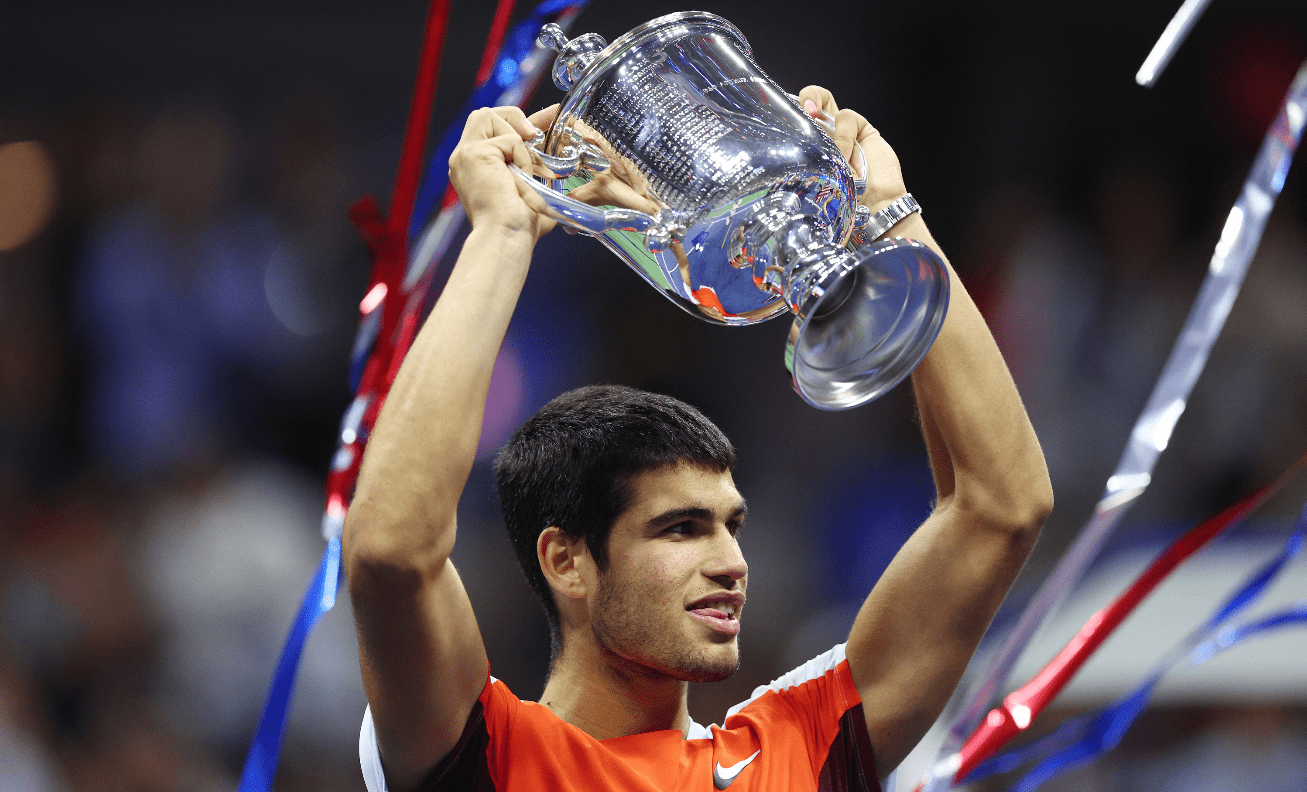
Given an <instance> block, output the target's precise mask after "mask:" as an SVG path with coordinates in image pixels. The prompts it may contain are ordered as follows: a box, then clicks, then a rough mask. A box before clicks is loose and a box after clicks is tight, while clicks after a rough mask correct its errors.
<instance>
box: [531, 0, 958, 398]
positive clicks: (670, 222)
mask: <svg viewBox="0 0 1307 792" xmlns="http://www.w3.org/2000/svg"><path fill="white" fill-rule="evenodd" d="M540 43H541V44H542V45H544V46H547V47H551V48H553V49H554V50H556V51H557V52H558V56H557V59H556V61H555V63H554V69H553V76H554V82H555V84H556V85H558V87H559V88H560V89H562V90H564V91H567V95H566V96H565V97H564V98H563V101H562V103H561V105H560V107H559V111H558V114H557V116H556V117H555V120H554V122H553V123H552V124H551V125H550V127H549V129H548V130H547V131H546V132H542V133H541V134H540V135H537V137H536V139H535V140H534V141H532V142H531V145H530V146H529V147H528V148H529V150H530V151H531V154H532V157H533V158H534V159H535V161H536V165H537V169H538V170H537V172H541V170H540V169H543V172H547V173H548V174H549V177H546V178H544V179H543V180H538V179H537V178H533V177H532V176H531V175H528V174H527V173H525V172H524V171H522V170H520V169H516V168H515V169H514V170H515V171H516V173H517V176H518V177H519V178H520V179H522V180H524V181H525V182H526V183H527V184H529V185H530V186H531V187H532V188H533V189H534V190H535V191H536V192H537V193H538V194H539V195H540V196H541V197H542V198H543V199H544V202H545V204H546V206H547V211H548V212H549V214H550V215H551V216H552V217H553V218H554V219H556V220H558V221H559V222H561V223H564V224H566V225H568V226H570V227H572V228H575V229H577V230H579V231H581V232H584V233H587V234H591V235H593V236H595V237H597V238H598V239H599V240H600V241H601V242H603V244H604V245H606V246H607V247H608V248H609V249H610V250H612V251H613V252H614V253H616V254H617V256H618V257H619V258H621V259H622V260H623V261H625V262H626V263H627V264H628V265H629V266H630V267H631V268H632V269H634V270H635V271H636V272H637V273H639V274H640V275H641V276H643V277H644V279H645V280H646V281H648V282H649V283H650V284H651V285H653V286H654V287H655V288H657V289H658V290H659V291H661V292H662V293H663V294H664V295H666V296H667V297H668V298H669V299H671V300H672V301H673V302H674V303H676V304H677V305H679V306H680V307H682V308H683V309H685V310H686V311H688V312H690V313H691V314H694V315H695V316H698V317H699V318H701V319H704V320H706V321H710V322H713V323H716V324H723V325H748V324H754V323H756V322H761V321H764V320H766V319H770V318H772V317H774V316H776V315H777V314H779V313H782V312H784V311H785V310H786V309H787V308H788V309H789V311H791V312H792V313H793V315H794V318H793V324H792V326H791V331H790V335H789V340H788V342H787V344H786V350H785V363H786V366H787V368H788V369H789V371H790V373H791V375H792V377H793V382H794V387H795V389H796V390H797V391H798V392H799V394H800V396H802V397H803V398H804V400H806V401H807V402H809V403H810V404H812V405H814V406H816V407H819V408H821V409H826V410H841V409H847V408H850V407H856V406H858V405H860V404H864V403H866V402H868V401H871V400H872V399H875V398H876V397H878V396H880V395H881V394H883V393H885V392H886V391H888V390H889V389H891V388H892V387H894V386H895V385H896V384H898V383H899V382H900V381H902V380H903V378H904V377H906V376H907V375H908V374H909V373H910V372H911V371H912V369H913V368H914V367H916V365H917V364H918V363H919V362H920V361H921V359H922V357H924V356H925V354H926V352H927V350H929V349H930V346H931V344H932V343H933V342H934V340H935V337H936V335H938V333H939V329H940V327H941V325H942V324H943V322H944V314H945V311H946V308H947V306H948V288H949V285H948V275H947V273H946V270H945V268H944V265H943V263H942V262H941V260H940V259H939V257H938V256H936V255H935V254H934V253H933V252H932V251H931V250H929V249H928V248H926V247H925V246H924V245H922V244H920V243H917V242H914V241H911V240H907V239H889V240H881V241H875V240H877V238H878V237H880V236H881V235H882V234H884V233H885V232H886V231H887V230H889V228H890V227H892V226H893V225H894V224H895V223H896V222H897V221H898V220H899V219H902V217H904V216H906V215H907V214H909V213H911V212H913V211H919V207H918V206H917V205H916V203H915V201H913V200H912V197H911V196H910V195H905V196H903V197H901V198H899V199H898V200H896V201H894V202H893V203H891V204H890V206H888V207H886V208H885V209H882V210H881V211H879V212H876V213H872V212H871V211H870V210H869V209H868V208H867V207H865V206H860V205H859V204H858V198H859V197H860V195H861V194H862V192H863V191H864V190H865V188H866V183H865V181H864V180H863V179H861V178H857V177H855V174H854V171H853V169H852V168H851V167H850V165H849V163H848V161H847V160H846V158H845V157H844V156H843V155H842V154H841V153H840V150H839V148H838V146H837V145H836V144H835V142H834V141H833V140H832V138H831V136H830V134H831V133H832V132H833V131H834V119H832V118H831V117H830V116H829V115H825V114H821V117H820V118H817V119H814V118H813V117H811V116H809V115H808V114H807V113H805V112H804V111H803V109H802V108H801V107H800V106H799V104H798V101H797V99H796V97H793V96H790V95H789V94H786V93H785V92H784V91H783V90H782V89H781V88H780V87H779V86H777V85H776V84H775V83H774V82H772V80H771V79H770V78H769V77H767V75H766V74H764V73H763V71H762V70H761V69H759V68H758V66H757V65H756V64H755V63H754V62H753V59H752V52H751V50H750V47H749V44H748V42H747V41H746V40H745V38H744V35H743V34H742V33H740V31H739V30H737V29H736V28H735V26H734V25H732V24H731V23H730V22H727V21H726V20H724V19H722V18H721V17H718V16H715V15H713V14H709V13H705V12H698V11H690V12H683V13H677V14H670V15H668V16H665V17H661V18H659V19H655V20H653V21H651V22H649V23H647V24H645V25H642V26H640V27H638V28H636V29H635V30H632V31H631V32H629V33H627V34H626V35H624V36H622V37H621V38H619V39H617V40H616V41H614V42H613V43H612V44H607V43H606V42H605V41H604V40H603V39H602V38H601V37H600V36H598V35H596V34H593V33H589V34H586V35H583V36H579V37H577V38H574V39H571V40H568V39H567V38H566V37H565V36H564V35H563V32H562V30H561V29H559V28H558V27H557V26H556V25H547V26H545V28H544V30H543V31H542V32H541V35H540ZM857 155H859V156H863V160H862V171H863V173H864V174H865V172H866V165H865V155H862V153H861V151H860V149H857ZM614 177H620V181H621V182H622V183H623V189H626V187H625V185H629V187H630V190H628V191H627V193H628V194H631V192H630V191H631V190H633V191H634V193H635V194H638V196H639V198H638V201H639V204H638V205H642V206H645V207H646V208H648V209H650V210H652V211H641V210H640V209H638V208H632V205H634V204H636V203H637V201H630V202H627V203H629V204H632V205H627V206H609V207H595V206H591V205H589V204H586V203H583V202H581V201H578V200H576V199H574V198H571V197H569V196H568V195H567V193H568V192H570V191H572V190H574V189H576V188H578V187H580V186H582V185H585V184H588V183H590V182H591V181H592V180H595V179H605V178H606V179H613V178H614ZM617 200H620V198H619V199H617Z"/></svg>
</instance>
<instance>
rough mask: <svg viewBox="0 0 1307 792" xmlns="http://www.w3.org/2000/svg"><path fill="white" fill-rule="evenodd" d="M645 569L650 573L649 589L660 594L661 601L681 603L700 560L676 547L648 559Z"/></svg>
mask: <svg viewBox="0 0 1307 792" xmlns="http://www.w3.org/2000/svg"><path fill="white" fill-rule="evenodd" d="M645 568H646V569H647V570H648V571H649V572H648V582H649V587H650V589H651V590H652V591H657V592H658V594H657V596H658V598H659V600H661V601H662V602H663V603H669V602H678V603H679V602H680V601H681V600H682V599H683V598H684V593H685V591H684V590H685V586H686V584H687V583H688V582H689V581H690V579H691V578H693V576H694V573H695V570H697V569H698V560H697V558H696V557H695V556H694V554H693V553H692V552H691V551H690V550H689V549H688V548H687V549H681V548H680V547H675V548H673V549H669V550H668V551H666V552H662V553H658V554H657V555H655V556H653V557H651V558H650V559H648V562H647V565H646V566H645Z"/></svg>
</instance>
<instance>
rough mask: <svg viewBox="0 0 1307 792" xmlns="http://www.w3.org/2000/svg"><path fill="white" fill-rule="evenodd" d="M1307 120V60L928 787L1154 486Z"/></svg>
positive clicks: (948, 778)
mask: <svg viewBox="0 0 1307 792" xmlns="http://www.w3.org/2000/svg"><path fill="white" fill-rule="evenodd" d="M1305 119H1307V63H1304V64H1303V66H1302V67H1301V68H1300V69H1299V70H1298V74H1297V76H1296V77H1295V78H1294V80H1293V83H1292V85H1290V87H1289V91H1288V93H1287V95H1286V96H1285V100H1284V104H1283V105H1282V106H1281V108H1280V112H1279V113H1278V114H1277V115H1276V117H1275V121H1274V122H1273V123H1272V124H1271V127H1270V129H1269V130H1267V133H1266V137H1265V139H1264V141H1263V142H1262V146H1261V148H1260V149H1259V150H1258V152H1257V158H1256V160H1255V161H1254V163H1253V167H1252V170H1251V172H1250V173H1249V174H1248V178H1247V180H1246V181H1245V182H1244V185H1243V189H1242V190H1241V191H1240V193H1239V198H1238V200H1236V201H1235V205H1234V207H1233V208H1232V209H1231V210H1230V214H1229V216H1228V217H1227V219H1226V222H1225V226H1224V228H1223V230H1222V232H1221V238H1220V241H1218V242H1217V245H1216V250H1215V252H1214V253H1213V255H1212V259H1211V262H1210V263H1209V265H1208V271H1207V276H1206V278H1205V279H1204V280H1203V285H1202V287H1201V289H1200V290H1199V292H1198V298H1197V299H1196V300H1195V302H1194V305H1193V307H1192V308H1191V309H1190V312H1189V316H1188V318H1187V319H1186V320H1185V324H1184V327H1183V328H1182V329H1181V331H1180V337H1179V339H1178V340H1177V341H1176V344H1175V346H1174V347H1173V348H1172V350H1171V354H1170V356H1169V357H1168V358H1167V361H1166V365H1165V366H1164V367H1163V369H1162V373H1161V374H1160V375H1159V376H1158V379H1157V382H1156V384H1155V385H1154V386H1153V392H1152V394H1151V395H1150V396H1149V399H1148V403H1147V404H1146V405H1145V406H1144V410H1143V412H1142V413H1141V414H1140V416H1139V418H1138V420H1137V421H1136V422H1135V426H1134V429H1133V430H1132V431H1131V433H1130V439H1129V441H1128V442H1127V443H1126V447H1125V450H1124V452H1123V453H1122V455H1121V459H1120V461H1119V462H1118V463H1117V467H1116V471H1115V472H1114V473H1113V474H1112V476H1111V477H1110V478H1108V480H1107V486H1106V488H1105V489H1104V491H1103V495H1102V497H1101V498H1100V499H1099V501H1098V504H1097V506H1096V507H1095V509H1094V515H1093V517H1092V518H1091V519H1090V521H1089V524H1088V525H1086V526H1085V528H1084V529H1083V530H1082V531H1081V532H1080V535H1079V536H1078V537H1077V538H1076V541H1075V542H1074V544H1072V546H1071V547H1070V548H1069V549H1068V550H1067V552H1066V553H1065V554H1064V555H1063V556H1062V559H1061V560H1060V561H1059V562H1058V565H1057V568H1056V569H1054V570H1053V572H1052V573H1051V574H1050V575H1049V576H1048V578H1047V580H1045V582H1044V584H1043V585H1042V586H1041V587H1040V589H1039V591H1038V592H1037V593H1036V594H1035V596H1034V598H1033V599H1032V600H1031V601H1030V603H1029V604H1028V605H1027V606H1026V609H1025V610H1024V611H1023V612H1022V614H1021V617H1020V618H1019V619H1018V621H1017V624H1016V625H1015V626H1014V627H1013V628H1012V630H1011V631H1010V632H1009V633H1008V635H1007V636H1006V637H1005V638H1004V640H1003V642H1002V644H1001V645H1000V646H999V648H998V649H997V650H996V651H995V652H994V653H993V654H992V655H991V656H990V657H989V659H988V660H987V661H986V662H985V663H984V664H983V667H982V668H980V670H979V673H977V674H976V675H975V676H974V677H973V679H972V680H971V681H969V682H964V684H963V685H962V686H961V687H960V688H959V692H958V694H957V695H956V697H955V700H958V701H961V702H962V706H961V709H960V710H959V711H958V712H957V714H956V715H955V716H954V717H953V719H952V720H951V721H950V723H949V727H948V730H947V732H946V736H945V740H944V744H943V746H942V747H941V749H940V751H939V752H938V754H937V757H938V758H937V760H936V762H935V763H934V764H933V765H932V769H931V770H930V771H928V772H927V775H926V777H925V778H924V779H922V787H923V788H925V789H927V790H930V792H934V791H935V790H939V789H946V788H948V787H949V786H951V784H952V782H953V776H954V773H953V772H949V771H948V763H949V759H948V757H954V756H956V755H957V754H956V752H957V751H958V750H959V747H960V746H961V744H962V740H963V739H964V738H965V737H966V735H967V734H969V733H970V732H971V730H972V728H973V727H974V726H975V724H977V723H978V722H979V721H980V717H981V715H982V714H983V713H984V712H985V710H986V709H987V708H988V706H989V702H990V701H991V700H992V699H993V697H994V694H995V693H996V692H997V690H998V689H999V687H1000V686H1001V685H1002V684H1003V682H1004V680H1006V679H1007V676H1008V673H1009V672H1010V671H1011V670H1012V666H1013V664H1015V663H1016V660H1017V657H1018V656H1019V655H1020V653H1021V651H1022V650H1023V649H1024V648H1025V647H1026V644H1027V643H1029V641H1030V639H1031V637H1032V636H1033V635H1034V633H1035V631H1036V630H1037V629H1038V628H1039V626H1040V625H1041V624H1042V623H1043V621H1044V619H1045V618H1046V617H1047V616H1048V614H1049V613H1051V612H1052V611H1053V610H1054V609H1055V608H1056V607H1057V606H1058V605H1059V604H1060V603H1061V602H1062V600H1063V599H1065V597H1066V595H1067V593H1068V592H1069V591H1070V590H1071V588H1072V587H1073V586H1074V585H1075V584H1076V583H1077V582H1078V581H1079V580H1080V578H1081V577H1082V576H1083V575H1084V573H1085V570H1086V569H1087V568H1088V567H1089V564H1090V563H1091V562H1092V561H1093V560H1094V558H1096V557H1097V556H1098V553H1099V551H1100V550H1102V547H1103V545H1104V543H1106V541H1107V539H1108V538H1109V537H1110V536H1111V533H1112V531H1113V530H1114V529H1115V528H1116V526H1117V524H1118V523H1119V522H1120V520H1121V518H1122V517H1123V516H1124V515H1125V513H1126V511H1127V510H1128V509H1129V507H1130V506H1131V505H1133V504H1134V502H1135V501H1136V500H1137V499H1138V498H1139V496H1140V495H1142V494H1143V493H1144V491H1145V490H1146V489H1147V488H1148V485H1149V483H1150V482H1151V480H1152V473H1153V469H1154V467H1155V466H1156V464H1157V459H1158V457H1159V456H1160V455H1161V453H1162V451H1164V450H1165V449H1166V446H1167V443H1168V442H1169V441H1170V438H1171V432H1172V430H1173V429H1174V428H1175V424H1176V422H1177V421H1178V420H1179V419H1180V416H1181V415H1182V414H1183V413H1184V409H1185V404H1186V402H1187V401H1188V399H1189V395H1190V394H1191V393H1192V392H1193V387H1194V384H1195V383H1196V382H1197V380H1198V375H1199V374H1201V373H1202V370H1203V367H1204V366H1205V365H1206V364H1207V357H1208V355H1209V354H1210V353H1211V349H1212V345H1213V344H1214V343H1215V342H1216V338H1217V336H1219V335H1220V332H1221V329H1222V328H1223V327H1224V326H1225V320H1226V318H1227V317H1228V316H1229V314H1230V309H1231V308H1232V307H1233V306H1234V301H1235V298H1236V297H1238V295H1239V289H1240V288H1241V286H1242V285H1243V279H1244V276H1245V275H1246V274H1247V272H1248V265H1249V263H1250V262H1251V260H1252V257H1253V254H1254V253H1255V252H1256V251H1257V246H1258V244H1259V243H1260V242H1261V237H1262V231H1263V230H1264V229H1265V227H1266V220H1267V217H1268V216H1269V215H1270V213H1271V209H1272V208H1273V207H1274V206H1275V200H1276V198H1277V197H1278V196H1279V194H1280V191H1281V189H1283V187H1284V180H1285V176H1286V175H1287V173H1288V171H1289V166H1290V165H1291V164H1292V163H1293V155H1294V152H1295V151H1296V150H1297V147H1298V143H1299V141H1300V140H1301V138H1302V130H1303V122H1304V120H1305ZM954 770H956V768H954Z"/></svg>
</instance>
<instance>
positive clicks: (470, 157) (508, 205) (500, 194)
mask: <svg viewBox="0 0 1307 792" xmlns="http://www.w3.org/2000/svg"><path fill="white" fill-rule="evenodd" d="M557 113H558V105H554V106H553V107H547V108H545V109H544V110H540V111H539V112H537V113H534V114H533V115H532V116H531V117H530V118H528V117H527V116H526V114H525V113H523V112H522V111H521V110H520V109H518V108H516V107H494V108H490V107H483V108H482V109H480V110H476V111H474V112H473V113H472V114H471V115H470V116H468V119H467V124H466V125H465V126H464V127H463V137H462V139H460V140H459V143H458V146H457V147H456V148H455V149H454V152H453V154H451V155H450V157H449V181H450V184H452V185H453V186H454V190H455V192H457V193H458V198H459V200H460V201H462V203H463V209H464V210H465V211H466V212H467V216H468V220H469V221H471V223H472V227H473V228H480V227H482V226H487V225H493V226H499V227H500V228H503V229H505V230H508V231H524V232H529V233H530V234H531V235H532V238H533V239H539V238H540V237H542V236H544V235H545V234H546V233H548V232H549V230H550V229H552V228H553V227H554V221H553V220H552V219H550V218H549V216H548V215H547V214H546V212H545V204H544V201H543V200H542V199H541V198H540V196H538V195H536V194H535V192H534V191H533V190H532V189H531V188H530V187H529V186H527V185H525V184H523V183H522V181H521V180H520V179H519V178H518V177H517V176H515V175H514V174H513V173H512V171H510V170H509V169H508V166H509V165H510V164H512V165H516V166H517V167H519V168H521V169H522V170H524V171H526V172H527V173H532V172H533V171H534V167H533V165H532V161H531V154H530V153H529V152H528V151H527V148H526V141H528V140H530V139H531V138H533V137H534V136H535V135H536V133H537V132H538V131H539V129H541V128H542V127H547V126H548V125H549V124H550V123H552V122H553V119H554V116H555V115H557Z"/></svg>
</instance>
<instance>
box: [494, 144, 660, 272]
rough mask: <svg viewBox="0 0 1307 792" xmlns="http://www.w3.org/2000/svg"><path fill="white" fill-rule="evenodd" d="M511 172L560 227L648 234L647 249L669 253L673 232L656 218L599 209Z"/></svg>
mask: <svg viewBox="0 0 1307 792" xmlns="http://www.w3.org/2000/svg"><path fill="white" fill-rule="evenodd" d="M508 167H509V169H510V170H512V171H513V173H515V174H516V175H517V178H519V179H521V180H522V182H523V183H524V184H526V185H527V186H529V187H530V188H531V189H533V190H535V192H536V195H539V196H540V197H541V198H543V199H544V202H545V206H546V208H547V209H548V214H549V216H550V217H552V218H553V219H555V220H557V221H558V222H560V223H564V224H566V225H569V226H571V227H572V228H575V229H578V230H580V231H585V232H587V233H590V234H602V233H604V232H606V231H635V232H638V233H643V234H645V235H646V236H645V246H646V247H648V248H649V249H650V250H651V251H653V252H655V253H656V252H658V251H660V250H664V249H666V247H667V245H668V244H670V242H671V236H672V235H671V233H670V231H668V230H666V229H664V227H663V223H662V222H661V221H660V220H659V219H658V218H656V217H654V216H653V215H650V214H646V213H645V212H641V211H639V210H637V209H600V208H598V207H596V206H591V205H590V204H587V203H581V202H580V201H578V200H576V199H575V198H571V197H569V196H566V195H564V194H562V193H560V192H558V191H557V190H553V189H551V188H549V187H547V186H545V185H543V184H541V183H540V182H539V181H536V179H535V178H534V177H532V176H531V175H530V174H528V173H527V172H526V171H524V170H522V169H521V168H519V167H517V166H516V165H509V166H508Z"/></svg>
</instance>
